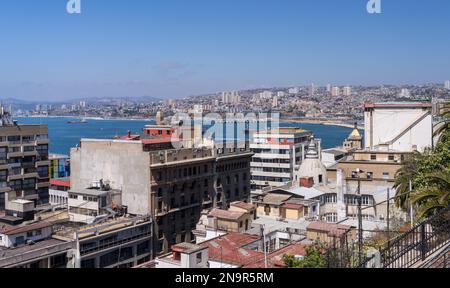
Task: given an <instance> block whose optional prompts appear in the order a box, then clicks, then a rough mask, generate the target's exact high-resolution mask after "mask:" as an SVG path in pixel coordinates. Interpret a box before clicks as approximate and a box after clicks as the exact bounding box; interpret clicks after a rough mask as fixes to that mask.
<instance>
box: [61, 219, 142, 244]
mask: <svg viewBox="0 0 450 288" xmlns="http://www.w3.org/2000/svg"><path fill="white" fill-rule="evenodd" d="M148 221H150V217H145V216H142V217H125V216H124V217H118V218H114V219H113V218H110V219H107V220H105V221H103V222H101V223H98V224H92V225H85V224H81V223H73V222H65V223H61V224H59V225H58V227H57V229H55V230H56V232H55V233H54V236H55V237H57V238H61V239H67V240H73V239H74V237H75V232H77V233H78V238H79V239H84V238H89V237H92V236H95V235H101V234H105V233H108V232H112V231H115V230H119V229H122V228H126V227H130V226H134V225H138V224H142V223H145V222H148Z"/></svg>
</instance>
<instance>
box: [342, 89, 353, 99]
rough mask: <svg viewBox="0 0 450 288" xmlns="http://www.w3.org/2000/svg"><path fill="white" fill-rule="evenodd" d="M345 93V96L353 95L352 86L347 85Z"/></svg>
mask: <svg viewBox="0 0 450 288" xmlns="http://www.w3.org/2000/svg"><path fill="white" fill-rule="evenodd" d="M343 94H344V96H347V97H348V96H351V95H352V87H350V86H345V87H344V89H343Z"/></svg>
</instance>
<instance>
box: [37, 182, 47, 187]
mask: <svg viewBox="0 0 450 288" xmlns="http://www.w3.org/2000/svg"><path fill="white" fill-rule="evenodd" d="M49 186H50V182H39V183H36V188H38V189H39V188H47V187H49Z"/></svg>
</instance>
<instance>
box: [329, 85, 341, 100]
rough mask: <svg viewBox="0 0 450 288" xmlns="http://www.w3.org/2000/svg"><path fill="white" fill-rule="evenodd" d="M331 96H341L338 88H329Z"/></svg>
mask: <svg viewBox="0 0 450 288" xmlns="http://www.w3.org/2000/svg"><path fill="white" fill-rule="evenodd" d="M331 95H332V96H334V97H337V96H339V95H341V88H339V87H337V86H334V87H333V88H331Z"/></svg>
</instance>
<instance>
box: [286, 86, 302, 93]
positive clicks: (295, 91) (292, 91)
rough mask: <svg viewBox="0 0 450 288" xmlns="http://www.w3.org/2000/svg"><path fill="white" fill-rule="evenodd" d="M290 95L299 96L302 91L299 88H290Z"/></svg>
mask: <svg viewBox="0 0 450 288" xmlns="http://www.w3.org/2000/svg"><path fill="white" fill-rule="evenodd" d="M288 93H289V94H298V93H300V89H299V88H298V87H293V88H289V90H288Z"/></svg>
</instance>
